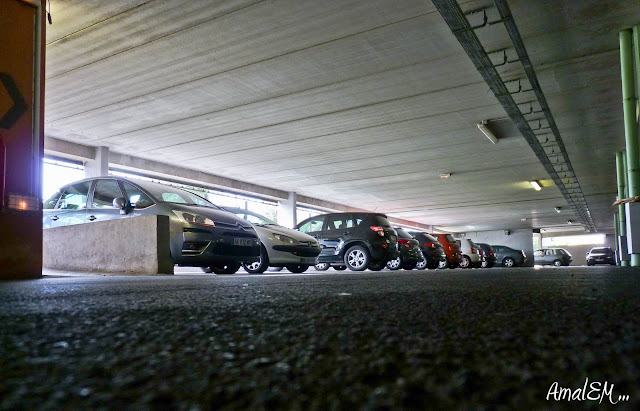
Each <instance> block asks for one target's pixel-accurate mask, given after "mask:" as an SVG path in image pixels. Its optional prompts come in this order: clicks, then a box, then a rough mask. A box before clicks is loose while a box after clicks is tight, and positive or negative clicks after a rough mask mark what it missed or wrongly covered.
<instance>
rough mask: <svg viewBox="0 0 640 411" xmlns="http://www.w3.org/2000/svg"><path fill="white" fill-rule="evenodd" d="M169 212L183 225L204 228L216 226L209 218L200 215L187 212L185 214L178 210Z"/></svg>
mask: <svg viewBox="0 0 640 411" xmlns="http://www.w3.org/2000/svg"><path fill="white" fill-rule="evenodd" d="M171 211H173V213H174V214H175V215H177V216H178V218H179V219H180V221H182V222H184V223H189V224H198V225H204V226H207V227H215V226H216V224H215V223H214V222H213V220H212V219H210V218H209V217H205V216H203V215H200V214H195V213H189V212H186V211H179V210H171Z"/></svg>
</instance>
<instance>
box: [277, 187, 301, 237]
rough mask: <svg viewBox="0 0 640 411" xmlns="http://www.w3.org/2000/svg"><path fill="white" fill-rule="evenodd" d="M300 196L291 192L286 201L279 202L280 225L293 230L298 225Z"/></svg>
mask: <svg viewBox="0 0 640 411" xmlns="http://www.w3.org/2000/svg"><path fill="white" fill-rule="evenodd" d="M297 209H298V196H297V194H296V193H295V192H294V191H290V192H289V196H288V198H287V199H286V200H280V201H279V202H278V224H280V225H283V226H285V227H289V228H293V227H295V225H296V224H298V216H297Z"/></svg>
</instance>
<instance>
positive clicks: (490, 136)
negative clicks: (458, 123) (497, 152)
mask: <svg viewBox="0 0 640 411" xmlns="http://www.w3.org/2000/svg"><path fill="white" fill-rule="evenodd" d="M477 125H478V129H480V131H482V134H484V135H485V136H487V138H488V139H489V140H491V142H492V143H493V144H498V137H496V136H495V135H494V134H493V133H492V132H491V130H489V129H488V128H487V121H481V122H479V123H478V124H477Z"/></svg>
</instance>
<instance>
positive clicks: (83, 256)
mask: <svg viewBox="0 0 640 411" xmlns="http://www.w3.org/2000/svg"><path fill="white" fill-rule="evenodd" d="M43 267H45V268H50V269H55V270H69V271H88V272H92V271H95V272H112V273H128V274H173V260H172V259H171V252H170V250H169V217H167V216H156V215H151V216H143V217H133V218H127V219H121V220H120V219H118V220H111V221H101V222H96V223H90V224H78V225H70V226H64V227H55V228H49V229H46V230H44V241H43Z"/></svg>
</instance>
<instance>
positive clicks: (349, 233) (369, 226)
mask: <svg viewBox="0 0 640 411" xmlns="http://www.w3.org/2000/svg"><path fill="white" fill-rule="evenodd" d="M296 229H297V230H299V231H302V232H303V233H306V234H309V235H310V236H312V237H314V238H315V239H317V240H318V242H319V243H320V246H321V247H322V251H321V252H320V255H319V256H318V264H317V265H316V269H319V270H322V269H326V268H328V267H329V265H331V266H333V267H334V268H335V269H336V270H340V269H344V268H345V267H348V268H349V269H350V270H352V271H363V270H366V269H367V268H368V269H369V270H372V271H379V270H381V269H383V268H384V267H385V266H386V265H387V262H388V261H389V260H393V259H395V258H397V257H398V256H399V255H400V252H399V251H398V237H397V234H396V231H395V230H394V229H393V228H392V227H391V224H390V223H389V220H387V216H386V215H384V214H380V213H365V212H352V213H330V214H321V215H318V216H315V217H310V218H307V219H306V220H304V221H302V222H301V223H299V224H298V225H297V226H296ZM321 264H327V265H326V266H323V265H321ZM325 267H326V268H325Z"/></svg>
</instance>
